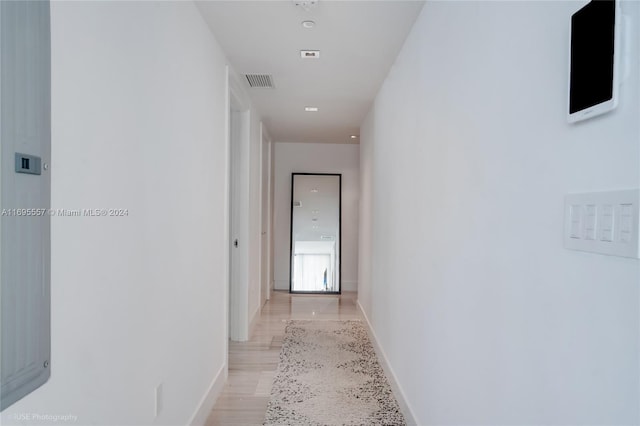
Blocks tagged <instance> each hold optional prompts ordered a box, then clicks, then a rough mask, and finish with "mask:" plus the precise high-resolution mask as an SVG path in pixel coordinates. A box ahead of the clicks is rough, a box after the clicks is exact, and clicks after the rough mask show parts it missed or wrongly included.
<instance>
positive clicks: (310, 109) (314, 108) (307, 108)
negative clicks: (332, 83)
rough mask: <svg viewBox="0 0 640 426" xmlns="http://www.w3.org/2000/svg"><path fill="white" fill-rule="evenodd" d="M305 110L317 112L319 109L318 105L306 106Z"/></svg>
mask: <svg viewBox="0 0 640 426" xmlns="http://www.w3.org/2000/svg"><path fill="white" fill-rule="evenodd" d="M304 110H305V111H307V112H317V111H318V107H311V106H308V107H304Z"/></svg>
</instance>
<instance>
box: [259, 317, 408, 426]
mask: <svg viewBox="0 0 640 426" xmlns="http://www.w3.org/2000/svg"><path fill="white" fill-rule="evenodd" d="M264 424H265V425H314V426H325V425H405V424H406V423H405V420H404V417H403V415H402V413H401V412H400V408H399V406H398V402H397V401H396V399H395V398H394V396H393V393H392V391H391V386H390V385H389V382H388V381H387V378H386V377H385V375H384V372H383V370H382V367H381V366H380V364H379V362H378V359H377V357H376V354H375V351H374V349H373V346H372V345H371V342H370V341H369V336H368V335H367V331H366V329H365V328H364V326H363V324H362V323H361V322H360V321H298V320H296V321H288V322H287V327H286V329H285V336H284V342H283V345H282V351H281V352H280V363H279V364H278V371H277V374H276V377H275V378H274V381H273V387H272V389H271V399H270V401H269V405H268V407H267V414H266V418H265V421H264Z"/></svg>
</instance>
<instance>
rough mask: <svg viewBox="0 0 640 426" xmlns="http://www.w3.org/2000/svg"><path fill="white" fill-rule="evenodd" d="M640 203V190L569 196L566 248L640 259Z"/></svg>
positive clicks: (566, 217) (566, 213)
mask: <svg viewBox="0 0 640 426" xmlns="http://www.w3.org/2000/svg"><path fill="white" fill-rule="evenodd" d="M639 204H640V189H632V190H624V191H607V192H589V193H580V194H568V195H567V196H566V197H565V213H564V215H565V226H564V246H565V248H567V249H571V250H580V251H586V252H591V253H600V254H607V255H611V256H621V257H632V258H636V259H637V258H640V252H639V250H638V239H639V236H640V218H639V216H640V215H639V213H638V205H639Z"/></svg>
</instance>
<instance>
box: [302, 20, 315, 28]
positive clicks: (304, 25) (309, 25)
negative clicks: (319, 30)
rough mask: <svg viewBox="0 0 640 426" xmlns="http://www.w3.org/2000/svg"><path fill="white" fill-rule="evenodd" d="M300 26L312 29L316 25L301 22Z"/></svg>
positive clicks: (309, 22)
mask: <svg viewBox="0 0 640 426" xmlns="http://www.w3.org/2000/svg"><path fill="white" fill-rule="evenodd" d="M302 26H303V27H304V28H313V27H315V26H316V23H315V22H313V21H302Z"/></svg>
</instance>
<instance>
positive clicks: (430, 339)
mask: <svg viewBox="0 0 640 426" xmlns="http://www.w3.org/2000/svg"><path fill="white" fill-rule="evenodd" d="M584 4H586V2H584V1H581V2H574V1H566V2H563V1H553V2H540V1H519V2H492V1H432V2H427V3H426V4H425V6H424V9H423V10H422V12H421V15H420V16H419V18H418V20H417V21H416V24H415V26H414V27H413V29H412V31H411V33H410V35H409V36H408V38H407V40H406V42H405V45H404V47H403V49H402V51H401V53H400V54H399V56H398V58H397V60H396V62H395V64H394V66H393V67H392V69H391V71H390V73H389V75H388V76H387V78H386V80H385V82H384V84H383V86H382V88H381V89H380V91H379V93H378V95H377V97H376V100H375V103H374V106H373V107H372V109H371V111H370V112H369V115H368V117H367V119H366V120H365V121H364V123H363V125H362V129H361V181H362V188H363V192H362V197H363V199H362V203H361V204H362V206H361V216H360V218H361V219H360V225H361V232H362V233H363V234H365V235H361V236H360V242H361V244H362V245H363V246H362V247H361V248H360V252H361V254H362V255H361V256H360V269H361V272H360V283H359V287H360V288H359V296H360V303H361V305H362V306H363V308H364V311H365V312H366V314H367V316H368V317H369V320H370V322H371V324H372V326H373V329H374V331H375V333H376V335H377V338H378V341H379V344H380V346H381V348H382V350H383V351H384V353H385V354H386V357H387V359H388V363H389V365H390V367H391V369H392V370H393V372H394V373H395V376H396V378H397V381H398V384H399V386H400V388H401V389H402V391H403V393H404V395H405V396H406V398H405V399H406V402H407V403H408V405H409V406H410V407H411V408H412V411H413V414H414V417H415V418H416V420H417V421H418V424H420V425H454V424H455V425H479V424H491V425H514V424H538V425H560V424H572V425H579V424H607V425H623V424H626V425H628V424H638V423H640V416H639V411H640V407H639V401H640V393H639V377H640V376H639V373H640V371H639V367H638V359H640V351H639V331H640V330H639V313H640V312H639V295H640V293H639V290H638V287H639V285H640V261H639V260H638V259H629V258H619V257H610V256H603V255H598V254H590V253H582V252H577V251H571V250H566V249H564V248H563V225H564V223H563V218H564V206H563V202H564V196H565V194H567V193H571V192H589V191H601V190H617V189H631V188H638V186H639V185H640V175H639V172H640V120H639V119H638V118H639V117H640V85H639V83H640V64H639V61H640V46H639V40H640V3H638V2H635V1H623V2H622V7H623V11H624V13H626V14H628V15H629V16H630V17H631V22H632V23H633V27H632V31H631V33H630V34H629V35H630V37H629V38H627V39H626V40H625V43H630V51H631V55H630V57H628V58H627V60H628V61H629V75H628V76H627V78H626V79H625V81H623V84H622V87H621V95H620V103H619V106H618V108H617V109H616V110H614V111H612V112H610V113H608V114H606V115H603V116H600V117H597V118H593V119H591V120H588V121H584V122H580V123H576V124H568V123H567V120H566V109H567V106H566V105H567V90H568V89H567V86H568V84H567V75H568V62H569V61H568V56H569V19H570V16H571V14H572V13H574V12H575V11H576V10H578V9H579V8H580V7H582V6H583V5H584ZM369 255H370V256H369Z"/></svg>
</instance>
